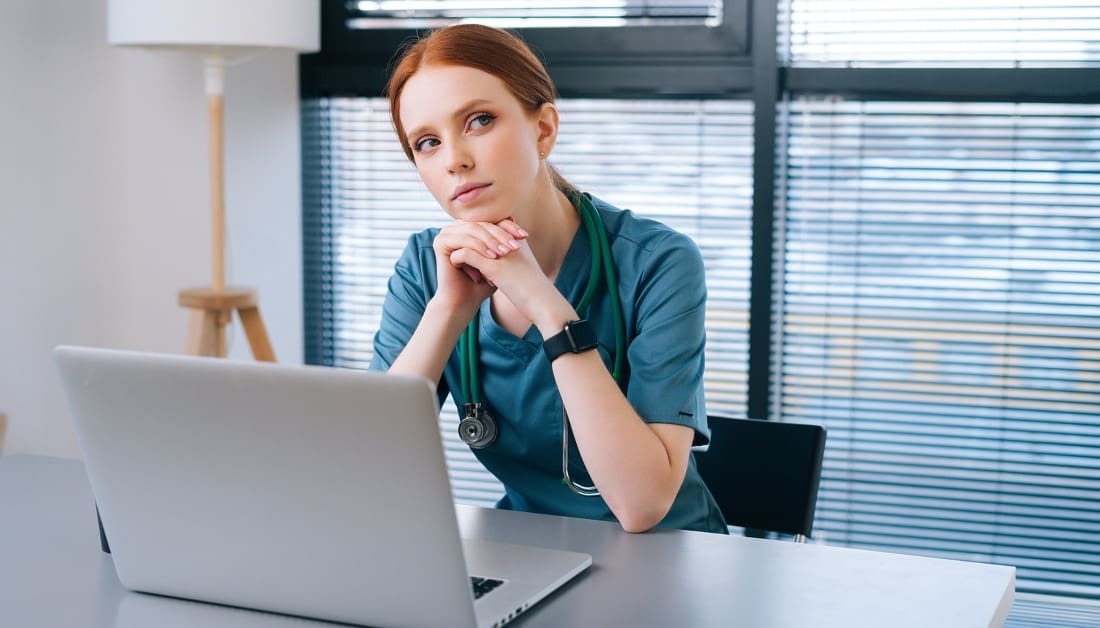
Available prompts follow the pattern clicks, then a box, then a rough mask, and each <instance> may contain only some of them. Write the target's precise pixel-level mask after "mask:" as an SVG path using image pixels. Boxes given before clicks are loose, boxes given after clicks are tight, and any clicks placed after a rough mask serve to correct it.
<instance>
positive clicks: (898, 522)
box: [776, 98, 1100, 597]
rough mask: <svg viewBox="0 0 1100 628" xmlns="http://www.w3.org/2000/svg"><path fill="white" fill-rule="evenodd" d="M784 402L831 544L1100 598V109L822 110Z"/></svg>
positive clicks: (795, 200) (802, 192)
mask: <svg viewBox="0 0 1100 628" xmlns="http://www.w3.org/2000/svg"><path fill="white" fill-rule="evenodd" d="M783 114H784V116H785V118H786V124H787V128H788V129H789V137H788V141H787V147H786V150H785V153H786V154H785V159H786V163H787V166H786V178H785V180H784V182H783V184H782V188H781V192H782V194H781V197H782V198H783V202H784V206H783V208H782V209H783V213H784V222H783V241H784V242H785V252H784V255H783V273H782V333H781V338H780V341H779V343H778V345H777V347H776V350H777V352H778V354H779V356H780V362H781V370H780V373H779V377H780V380H779V387H778V389H779V397H778V403H779V405H780V408H781V413H782V416H783V417H784V418H786V419H790V420H811V421H823V422H824V423H825V424H826V426H827V427H828V428H829V439H828V446H827V451H826V455H825V466H824V473H823V478H822V484H821V494H820V498H819V502H818V514H817V523H816V525H815V531H816V533H817V534H818V535H819V536H821V537H824V539H825V541H826V542H828V543H837V544H844V545H850V546H856V547H867V548H877V549H887V550H891V551H904V552H913V553H919V554H926V555H937V556H943V557H948V558H957V559H963V560H978V561H986V562H994V563H1004V564H1009V565H1014V566H1016V567H1017V569H1018V571H1017V577H1018V590H1020V591H1031V592H1036V593H1049V594H1056V595H1070V596H1082V597H1100V545H1098V544H1097V542H1096V533H1097V531H1098V530H1100V212H1098V210H1097V207H1098V206H1100V161H1098V158H1097V155H1098V152H1097V151H1098V149H1100V106H1097V105H1058V104H1012V103H966V104H964V103H941V102H928V103H918V102H857V101H843V100H836V99H810V98H803V99H798V100H795V101H793V102H791V103H789V106H787V107H786V108H785V109H784V111H783Z"/></svg>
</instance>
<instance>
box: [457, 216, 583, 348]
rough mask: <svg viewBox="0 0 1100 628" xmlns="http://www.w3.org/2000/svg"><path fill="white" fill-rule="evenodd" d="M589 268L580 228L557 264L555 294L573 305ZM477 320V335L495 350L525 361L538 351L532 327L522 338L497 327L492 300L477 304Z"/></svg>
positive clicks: (538, 337) (536, 333) (539, 343)
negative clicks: (494, 347) (493, 345)
mask: <svg viewBox="0 0 1100 628" xmlns="http://www.w3.org/2000/svg"><path fill="white" fill-rule="evenodd" d="M591 265H592V261H591V252H590V245H589V241H588V231H587V230H586V229H585V228H584V225H583V224H582V225H580V226H579V227H577V233H576V234H575V235H574V236H573V241H572V242H571V243H570V244H569V249H568V250H567V251H566V252H565V259H563V260H562V262H561V268H560V269H559V270H558V276H557V277H555V278H554V287H555V288H557V289H558V292H560V293H562V294H563V295H565V298H566V299H568V300H569V302H570V303H573V304H576V302H577V301H579V300H580V298H581V295H582V294H583V293H584V289H585V288H586V287H587V283H588V275H589V270H590V269H591ZM478 319H479V320H478V331H479V334H480V337H481V339H484V340H489V341H491V342H494V343H496V344H497V346H499V347H500V348H502V349H504V350H505V351H509V352H511V353H512V354H514V355H515V356H516V357H519V358H524V359H529V358H530V357H531V354H533V353H535V352H536V351H538V350H539V349H540V348H541V347H542V341H543V338H542V335H541V334H540V333H539V330H538V328H537V327H535V326H534V325H530V326H529V327H528V328H527V332H526V333H524V334H523V336H522V337H517V336H514V335H513V334H512V332H510V331H508V330H507V329H504V328H503V327H501V326H500V325H498V324H497V322H496V320H495V319H494V318H493V310H492V299H485V300H484V301H482V302H481V308H480V309H479V310H478Z"/></svg>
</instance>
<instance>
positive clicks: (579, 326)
mask: <svg viewBox="0 0 1100 628" xmlns="http://www.w3.org/2000/svg"><path fill="white" fill-rule="evenodd" d="M565 332H566V333H567V334H568V335H569V340H570V342H571V344H572V345H573V348H572V350H573V352H574V353H580V352H581V351H588V350H589V349H595V348H596V330H595V329H593V327H592V323H590V322H588V321H572V322H570V323H567V324H566V325H565Z"/></svg>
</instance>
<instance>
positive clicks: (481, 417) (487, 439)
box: [458, 403, 497, 449]
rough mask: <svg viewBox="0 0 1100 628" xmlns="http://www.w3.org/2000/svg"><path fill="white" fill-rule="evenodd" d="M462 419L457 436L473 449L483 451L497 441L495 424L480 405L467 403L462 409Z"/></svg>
mask: <svg viewBox="0 0 1100 628" xmlns="http://www.w3.org/2000/svg"><path fill="white" fill-rule="evenodd" d="M463 410H464V412H463V415H464V416H463V417H462V420H461V421H459V423H458V436H459V438H461V439H462V442H464V443H466V444H467V445H469V446H470V447H472V448H474V449H484V448H486V447H488V446H489V445H492V444H493V443H494V442H495V441H496V439H497V422H496V421H495V420H494V419H493V417H492V416H490V415H489V413H488V412H486V411H485V407H484V406H482V405H481V404H480V403H468V404H466V405H465V406H464V407H463Z"/></svg>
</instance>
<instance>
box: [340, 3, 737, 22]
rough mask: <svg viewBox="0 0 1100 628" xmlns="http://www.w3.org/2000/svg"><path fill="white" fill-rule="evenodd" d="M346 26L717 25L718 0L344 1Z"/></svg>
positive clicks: (719, 6) (718, 14)
mask: <svg viewBox="0 0 1100 628" xmlns="http://www.w3.org/2000/svg"><path fill="white" fill-rule="evenodd" d="M347 10H348V18H347V26H348V28H351V29H370V28H436V27H439V26H446V25H447V24H453V23H455V22H459V21H464V22H479V23H482V24H492V25H494V26H500V27H504V28H519V27H523V28H557V27H578V26H579V27H621V26H662V25H663V26H682V25H691V24H703V25H706V26H717V25H718V24H719V23H721V19H722V0H694V1H693V0H659V1H651V0H565V1H562V0H529V1H528V2H514V1H512V0H381V1H361V2H348V3H347Z"/></svg>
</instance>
